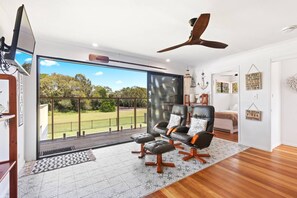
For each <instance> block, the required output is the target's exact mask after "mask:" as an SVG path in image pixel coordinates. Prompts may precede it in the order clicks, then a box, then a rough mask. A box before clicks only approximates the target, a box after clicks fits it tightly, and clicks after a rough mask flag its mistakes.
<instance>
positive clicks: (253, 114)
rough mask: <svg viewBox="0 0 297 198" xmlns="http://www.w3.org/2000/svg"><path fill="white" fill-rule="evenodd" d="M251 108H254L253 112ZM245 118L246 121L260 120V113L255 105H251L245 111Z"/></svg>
mask: <svg viewBox="0 0 297 198" xmlns="http://www.w3.org/2000/svg"><path fill="white" fill-rule="evenodd" d="M252 107H255V110H252ZM245 118H246V119H247V120H257V121H261V120H262V111H260V110H259V109H258V107H257V106H256V105H255V103H252V104H251V106H250V107H249V108H248V109H247V110H246V111H245Z"/></svg>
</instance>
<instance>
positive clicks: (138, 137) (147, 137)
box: [131, 133, 155, 158]
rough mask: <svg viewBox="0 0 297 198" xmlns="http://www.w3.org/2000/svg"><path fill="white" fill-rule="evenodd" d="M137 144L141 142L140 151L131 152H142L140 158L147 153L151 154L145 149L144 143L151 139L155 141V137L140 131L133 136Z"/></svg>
mask: <svg viewBox="0 0 297 198" xmlns="http://www.w3.org/2000/svg"><path fill="white" fill-rule="evenodd" d="M131 139H133V140H134V142H136V143H137V144H140V151H131V153H140V155H139V156H138V158H143V157H144V155H145V154H150V153H148V152H146V151H145V150H144V144H145V143H147V142H150V141H154V140H155V137H154V136H152V135H151V134H149V133H140V134H139V133H138V134H134V135H132V136H131Z"/></svg>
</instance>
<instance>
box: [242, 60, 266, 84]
mask: <svg viewBox="0 0 297 198" xmlns="http://www.w3.org/2000/svg"><path fill="white" fill-rule="evenodd" d="M253 67H254V68H256V70H257V71H258V72H255V73H250V71H251V69H252V68H253ZM245 82H246V89H247V90H259V89H262V72H260V71H259V70H258V68H257V67H256V66H255V65H254V64H253V65H252V66H251V67H250V69H249V71H248V73H247V74H246V75H245Z"/></svg>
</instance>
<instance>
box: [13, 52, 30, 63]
mask: <svg viewBox="0 0 297 198" xmlns="http://www.w3.org/2000/svg"><path fill="white" fill-rule="evenodd" d="M15 60H16V61H17V62H18V63H19V65H23V64H24V63H32V54H28V53H25V52H23V51H20V50H16V53H15Z"/></svg>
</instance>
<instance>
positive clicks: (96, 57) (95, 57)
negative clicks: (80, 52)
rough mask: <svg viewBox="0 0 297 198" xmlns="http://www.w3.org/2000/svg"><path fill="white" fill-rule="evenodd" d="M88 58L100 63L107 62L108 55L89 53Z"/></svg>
mask: <svg viewBox="0 0 297 198" xmlns="http://www.w3.org/2000/svg"><path fill="white" fill-rule="evenodd" d="M89 60H90V61H99V62H101V63H108V62H109V58H108V56H101V55H96V54H89Z"/></svg>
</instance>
